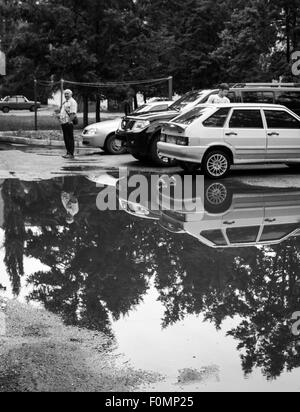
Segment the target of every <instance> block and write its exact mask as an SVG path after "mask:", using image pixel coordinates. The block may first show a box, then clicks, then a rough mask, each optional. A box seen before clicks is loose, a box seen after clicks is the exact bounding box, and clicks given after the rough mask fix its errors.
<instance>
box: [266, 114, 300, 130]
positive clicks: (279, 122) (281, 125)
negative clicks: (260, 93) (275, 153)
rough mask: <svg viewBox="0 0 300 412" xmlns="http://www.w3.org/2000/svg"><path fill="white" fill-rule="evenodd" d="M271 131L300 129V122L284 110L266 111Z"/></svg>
mask: <svg viewBox="0 0 300 412" xmlns="http://www.w3.org/2000/svg"><path fill="white" fill-rule="evenodd" d="M265 115H266V119H267V124H268V128H269V129H300V122H299V120H297V119H296V118H295V117H294V116H292V115H291V114H290V113H288V112H286V111H284V110H265Z"/></svg>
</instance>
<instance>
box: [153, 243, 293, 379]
mask: <svg viewBox="0 0 300 412" xmlns="http://www.w3.org/2000/svg"><path fill="white" fill-rule="evenodd" d="M299 246H300V245H299V242H297V241H295V240H294V241H290V242H288V243H285V244H282V245H281V246H277V247H274V248H271V247H270V248H265V249H256V248H251V249H231V250H226V251H224V250H222V251H220V252H218V251H215V250H213V249H209V248H206V247H202V246H201V252H200V250H199V248H198V247H193V245H192V243H191V244H190V245H189V246H188V247H187V250H188V251H187V253H184V254H183V256H182V257H181V266H182V267H183V268H184V270H185V271H184V275H183V276H179V277H177V276H175V277H174V278H173V279H172V282H173V285H172V284H169V285H168V286H167V285H165V284H163V285H158V287H160V288H161V300H162V302H163V304H164V306H165V307H166V313H165V319H164V325H165V326H168V325H170V324H174V323H176V322H177V321H179V320H182V319H184V317H185V316H186V315H187V314H199V315H202V316H204V319H205V320H206V321H211V322H213V323H214V324H215V325H216V327H217V328H220V326H221V324H222V322H223V321H224V320H225V319H228V318H235V317H236V318H237V319H238V318H242V321H241V322H240V324H239V326H238V327H237V328H236V329H233V330H231V331H230V332H229V333H228V335H230V336H233V337H234V338H235V339H236V340H238V341H239V342H240V343H239V346H238V349H239V350H241V351H242V363H243V369H244V371H245V373H246V374H249V373H251V372H252V371H253V369H254V368H255V367H259V368H262V370H263V373H264V375H265V376H266V377H267V378H270V379H271V378H276V377H279V376H280V375H281V373H282V372H283V371H284V370H285V369H288V370H289V371H290V370H292V369H294V368H296V367H300V358H299V355H300V352H299V349H298V346H297V342H296V340H295V338H294V337H293V336H292V333H291V329H290V327H291V322H290V319H291V316H292V314H293V312H295V311H299V308H300V294H299V290H298V289H297V287H298V286H297V284H298V282H299V280H300V273H299V268H300V248H299ZM199 252H200V253H199Z"/></svg>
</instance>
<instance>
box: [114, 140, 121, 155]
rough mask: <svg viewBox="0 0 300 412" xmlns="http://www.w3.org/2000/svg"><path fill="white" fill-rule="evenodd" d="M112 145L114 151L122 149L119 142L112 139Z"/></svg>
mask: <svg viewBox="0 0 300 412" xmlns="http://www.w3.org/2000/svg"><path fill="white" fill-rule="evenodd" d="M112 147H113V150H114V151H115V152H119V151H120V150H121V149H122V145H121V143H118V142H116V140H114V141H113V144H112Z"/></svg>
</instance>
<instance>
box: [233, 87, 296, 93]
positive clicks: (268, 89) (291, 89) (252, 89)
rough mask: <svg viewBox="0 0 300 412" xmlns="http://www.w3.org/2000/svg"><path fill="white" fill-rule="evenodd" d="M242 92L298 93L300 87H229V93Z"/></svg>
mask: <svg viewBox="0 0 300 412" xmlns="http://www.w3.org/2000/svg"><path fill="white" fill-rule="evenodd" d="M236 90H237V91H243V92H275V91H279V92H282V91H284V92H300V87H296V86H295V87H278V86H277V87H275V86H273V87H272V86H254V87H231V88H230V91H231V92H233V91H236Z"/></svg>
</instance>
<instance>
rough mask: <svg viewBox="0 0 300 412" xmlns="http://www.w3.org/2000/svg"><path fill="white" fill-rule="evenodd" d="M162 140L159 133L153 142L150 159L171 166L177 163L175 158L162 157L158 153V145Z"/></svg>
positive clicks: (160, 164)
mask: <svg viewBox="0 0 300 412" xmlns="http://www.w3.org/2000/svg"><path fill="white" fill-rule="evenodd" d="M159 142H160V133H159V134H157V135H156V136H155V137H154V139H153V140H152V142H151V146H150V155H149V159H150V161H151V162H152V163H155V164H156V165H157V166H161V167H170V166H174V165H175V164H176V161H175V160H174V159H169V158H167V157H161V156H160V155H159V153H158V148H157V145H158V143H159Z"/></svg>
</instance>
